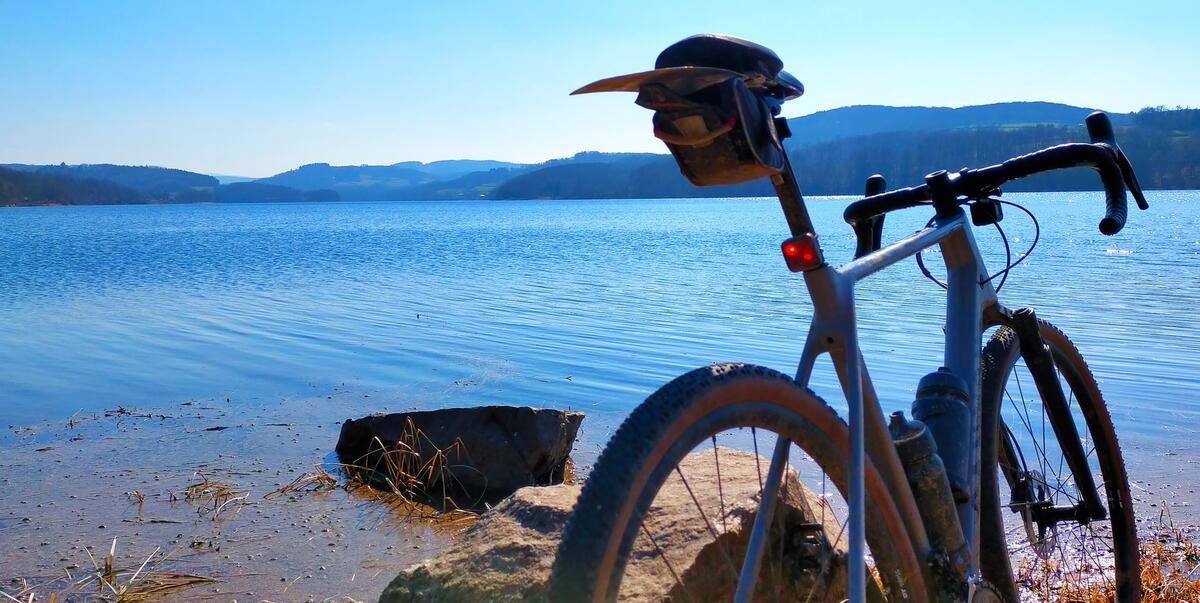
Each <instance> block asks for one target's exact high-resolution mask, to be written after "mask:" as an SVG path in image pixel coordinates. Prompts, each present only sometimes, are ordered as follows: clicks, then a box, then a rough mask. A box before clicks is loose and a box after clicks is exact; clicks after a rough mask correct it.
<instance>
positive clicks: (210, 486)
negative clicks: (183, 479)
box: [183, 470, 250, 521]
mask: <svg viewBox="0 0 1200 603" xmlns="http://www.w3.org/2000/svg"><path fill="white" fill-rule="evenodd" d="M192 477H193V478H199V481H195V482H193V483H191V484H188V486H187V487H186V488H184V489H183V499H184V500H185V501H187V502H189V503H193V504H197V506H196V512H197V513H199V514H200V515H204V514H206V513H211V514H212V520H213V521H216V520H217V519H219V518H220V517H221V513H222V512H224V511H225V510H226V509H230V508H233V506H234V505H240V504H242V503H244V502H245V500H246V498H247V497H249V496H250V493H249V492H239V491H237V490H236V489H235V488H234V487H233V486H232V485H230V484H227V483H225V482H222V481H219V480H213V479H208V477H206V476H205V475H204V474H203V473H201V472H200V470H196V473H195V474H193V475H192Z"/></svg>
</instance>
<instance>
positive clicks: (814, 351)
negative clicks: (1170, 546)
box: [738, 165, 1006, 602]
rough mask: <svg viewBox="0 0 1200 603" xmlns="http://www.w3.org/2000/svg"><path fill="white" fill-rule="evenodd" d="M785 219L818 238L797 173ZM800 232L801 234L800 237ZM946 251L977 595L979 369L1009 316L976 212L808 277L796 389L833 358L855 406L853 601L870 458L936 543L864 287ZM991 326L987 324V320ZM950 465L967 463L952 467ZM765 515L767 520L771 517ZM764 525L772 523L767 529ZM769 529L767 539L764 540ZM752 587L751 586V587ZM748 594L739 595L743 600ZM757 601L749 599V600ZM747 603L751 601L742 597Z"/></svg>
mask: <svg viewBox="0 0 1200 603" xmlns="http://www.w3.org/2000/svg"><path fill="white" fill-rule="evenodd" d="M773 183H774V184H775V187H776V190H777V192H778V193H779V198H780V203H781V204H782V205H783V208H784V214H785V216H786V217H787V218H788V223H789V225H790V226H791V227H792V231H793V233H794V234H804V233H814V232H815V231H814V230H813V229H812V223H811V220H810V219H809V216H808V212H807V209H806V208H805V206H804V201H803V198H802V197H801V196H800V192H799V188H798V187H797V186H796V184H795V179H794V176H793V175H792V173H791V167H790V165H789V166H788V167H787V169H786V170H785V172H784V174H782V175H781V176H777V177H775V178H773ZM798 230H799V232H797V231H798ZM935 245H937V246H939V247H940V248H941V251H942V256H943V258H944V260H945V264H946V270H947V292H946V296H947V297H946V329H945V333H946V335H945V345H944V360H943V366H946V367H947V368H949V369H950V371H951V372H952V373H954V374H955V375H957V376H958V377H960V378H961V379H962V380H963V381H964V382H965V383H966V384H967V395H968V400H970V401H971V403H970V405H969V407H970V411H971V425H972V426H973V427H972V429H971V432H970V433H969V434H966V437H968V438H970V442H969V444H970V445H969V446H968V447H967V450H968V451H970V455H971V458H969V459H967V467H968V488H969V492H968V498H967V501H966V502H964V503H960V504H959V505H958V509H957V511H958V517H959V521H960V524H961V525H962V526H963V533H964V534H963V535H964V537H965V538H966V541H967V545H968V550H969V553H970V554H969V559H970V561H969V573H968V576H967V577H966V578H967V583H968V585H969V588H971V589H972V590H973V589H974V583H975V578H976V577H977V576H978V574H979V569H978V560H979V537H978V535H979V518H978V515H979V500H978V485H977V482H978V471H979V437H980V434H979V364H980V350H981V343H982V337H983V333H984V331H985V329H986V327H987V326H988V325H989V324H995V323H998V322H1002V321H1001V320H1000V319H999V318H998V317H1000V316H1003V315H1005V314H1006V311H1005V310H1004V309H1003V308H1002V307H1001V306H1000V305H999V302H998V301H997V298H996V291H995V289H994V288H993V287H992V285H991V283H990V282H989V281H988V280H987V275H988V272H987V270H986V268H985V267H984V264H983V260H982V258H981V257H980V254H979V250H978V247H977V246H976V244H975V238H974V236H973V234H972V231H971V227H970V225H969V223H968V221H967V217H966V214H965V213H964V212H963V211H962V210H961V209H956V210H955V212H952V213H950V215H948V216H946V217H937V218H935V219H934V221H933V223H932V224H931V225H929V226H927V227H926V228H923V229H921V230H919V231H917V232H915V233H913V234H910V235H908V236H906V237H904V238H902V239H900V240H898V241H895V242H893V243H891V244H889V245H887V246H885V247H883V248H881V249H879V250H878V251H875V252H872V253H869V254H867V255H864V256H862V257H859V258H857V259H855V260H853V261H851V262H849V263H847V264H844V265H842V266H840V267H836V268H835V267H833V266H830V265H829V264H823V265H822V266H820V267H818V268H815V269H813V270H809V271H806V272H805V273H804V280H805V284H806V285H807V287H808V291H809V295H810V297H811V298H812V304H813V318H812V323H811V326H810V327H809V331H808V337H807V339H806V341H805V344H804V351H803V354H802V356H801V359H800V363H799V366H798V367H797V369H796V381H797V383H799V384H800V385H801V386H807V385H808V383H809V380H810V378H811V376H812V372H813V368H814V366H815V364H816V361H817V359H818V358H819V357H820V356H821V355H822V354H829V355H830V358H831V360H832V361H833V365H834V368H835V370H836V372H837V374H838V379H839V381H840V382H841V387H842V391H843V393H844V394H845V397H846V402H847V404H848V406H849V417H848V418H849V421H848V422H849V427H850V476H849V500H848V503H849V507H850V508H849V557H850V568H849V581H850V584H849V587H850V589H849V590H850V592H849V594H850V601H851V602H859V601H864V600H865V582H864V580H865V576H866V572H865V560H864V553H865V504H864V502H865V498H864V497H865V493H864V478H863V470H864V464H865V460H866V459H867V458H870V459H871V462H872V463H873V464H874V465H875V467H876V469H877V470H878V471H879V473H880V475H881V477H882V478H883V480H884V481H885V482H886V483H887V486H888V489H889V491H890V493H891V495H892V496H893V498H894V500H895V501H896V506H897V508H898V509H899V510H900V513H901V516H902V519H903V520H904V522H905V525H906V527H907V529H908V533H909V535H910V537H911V540H912V543H913V546H914V549H915V550H916V552H917V553H918V555H919V558H922V559H923V558H925V556H924V555H925V554H927V553H928V551H929V540H928V536H927V533H926V531H925V526H924V524H923V522H922V519H921V515H920V513H919V512H918V509H917V504H916V501H915V499H914V497H913V493H912V490H911V489H910V487H909V485H908V480H907V477H906V475H905V472H904V469H903V467H902V465H901V462H900V457H899V455H898V454H897V452H896V448H895V446H894V445H893V444H892V438H891V435H890V434H889V432H888V428H887V424H886V422H885V420H884V415H883V410H882V408H881V407H880V405H879V399H878V397H877V395H876V393H875V389H874V386H873V385H872V382H871V378H870V375H869V373H868V372H867V368H866V365H865V362H864V360H863V356H862V352H861V348H860V346H859V340H858V331H857V320H856V312H855V295H854V292H855V285H856V284H857V283H858V281H860V280H862V279H865V278H867V277H868V276H871V275H873V274H875V273H876V272H879V271H880V270H882V269H884V268H887V267H888V266H891V265H893V264H895V263H897V262H900V261H901V260H904V259H907V258H909V257H911V256H913V255H915V254H917V253H920V252H922V251H923V250H925V249H928V248H930V247H933V246H935ZM985 318H986V322H985ZM787 450H788V446H787V445H786V441H785V442H784V445H781V446H777V447H776V450H775V454H774V456H773V458H772V460H771V468H770V469H769V470H768V483H767V488H768V490H766V491H764V493H763V500H773V499H774V498H775V492H774V491H771V490H770V488H771V486H772V485H775V486H776V487H777V486H778V482H777V480H773V479H771V478H772V477H773V476H775V475H776V474H777V473H782V471H783V468H784V467H785V466H786V464H787V462H788V460H787V454H788V453H787ZM943 460H944V461H945V462H946V463H947V464H950V463H953V462H956V460H958V461H960V460H961V459H943ZM764 515H767V516H769V513H762V514H760V515H759V519H763V518H764ZM759 523H762V524H763V525H762V526H761V528H760V525H759ZM766 527H767V526H766V521H761V522H759V521H756V522H755V526H754V528H753V530H752V532H751V537H750V538H751V540H750V546H749V550H751V551H755V550H757V548H756V547H755V544H756V543H757V541H759V540H761V539H762V538H764V537H765V532H766ZM760 531H761V532H762V533H761V534H760ZM757 565H758V560H755V559H751V560H748V561H747V563H746V565H745V566H744V567H743V574H742V577H743V578H751V576H754V575H756V572H757ZM746 583H749V584H752V583H753V579H752V578H751V579H750V580H749V581H747V580H745V579H743V580H742V584H746ZM740 594H741V589H739V595H740ZM746 594H747V595H748V594H749V593H746ZM738 600H741V599H740V598H739V599H738Z"/></svg>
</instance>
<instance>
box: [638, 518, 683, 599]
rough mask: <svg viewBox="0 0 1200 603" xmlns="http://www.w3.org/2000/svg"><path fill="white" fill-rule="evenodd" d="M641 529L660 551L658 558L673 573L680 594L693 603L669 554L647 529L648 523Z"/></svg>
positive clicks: (655, 548)
mask: <svg viewBox="0 0 1200 603" xmlns="http://www.w3.org/2000/svg"><path fill="white" fill-rule="evenodd" d="M641 527H642V532H643V533H645V534H646V538H649V539H650V544H652V545H654V550H655V551H658V556H659V557H660V558H661V559H662V560H663V563H664V564H666V566H667V571H668V572H671V577H672V578H675V583H676V584H678V585H679V590H680V592H682V593H683V596H684V597H685V598H686V599H687V600H688V601H691V600H692V595H691V593H689V592H688V589H687V586H685V585H684V583H683V580H680V579H679V572H677V571H675V567H674V566H672V565H671V560H670V559H667V554H666V553H664V552H663V550H662V548H660V547H659V546H658V541H656V540H655V539H654V535H653V534H651V533H650V529H649V528H647V527H646V522H642V526H641Z"/></svg>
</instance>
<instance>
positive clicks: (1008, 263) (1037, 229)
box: [914, 199, 1042, 293]
mask: <svg viewBox="0 0 1200 603" xmlns="http://www.w3.org/2000/svg"><path fill="white" fill-rule="evenodd" d="M991 201H992V202H994V203H1003V204H1004V205H1011V206H1012V207H1015V208H1017V209H1019V210H1021V211H1023V212H1025V215H1027V216H1029V219H1030V220H1031V221H1032V222H1033V243H1031V244H1030V245H1029V249H1026V250H1025V253H1023V254H1021V257H1019V258H1017V261H1015V262H1014V261H1012V247H1011V246H1010V245H1009V243H1008V235H1007V234H1005V233H1004V229H1003V228H1001V227H1000V222H999V221H996V222H993V223H992V225H993V226H995V227H996V231H997V232H999V233H1000V240H1001V241H1002V242H1003V243H1004V269H1003V270H1000V271H999V272H997V273H995V274H993V275H991V276H989V277H987V278H986V279H984V280H982V281H980V283H979V284H981V285H982V284H984V283H990V282H992V280H993V279H995V278H996V277H1001V278H1000V283H999V284H998V285H996V293H999V292H1000V289H1001V288H1002V287H1004V283H1005V281H1007V280H1008V272H1009V271H1010V270H1012V269H1013V268H1016V267H1017V264H1020V263H1021V262H1024V261H1025V259H1026V258H1028V257H1029V254H1031V253H1033V248H1034V247H1037V244H1038V241H1039V240H1041V237H1042V227H1041V225H1040V224H1038V220H1037V216H1034V215H1033V212H1031V211H1029V210H1028V209H1026V208H1025V207H1024V206H1022V205H1019V204H1017V203H1013V202H1012V201H1005V200H1003V199H992V200H991ZM935 220H937V216H934V217H933V218H930V219H929V221H928V222H926V223H925V227H926V228H929V227H930V226H932V225H933V223H934V221H935ZM914 257H915V258H916V260H917V267H919V268H920V269H921V274H923V275H925V278H927V279H929V280H931V281H933V282H934V283H936V284H937V286H939V287H941V288H943V289H947V288H949V285H947V284H946V283H944V282H942V281H941V280H939V279H938V278H937V277H936V276H934V275H933V273H932V272H930V271H929V268H926V267H925V262H924V260H922V259H921V252H917V254H916V255H915V256H914Z"/></svg>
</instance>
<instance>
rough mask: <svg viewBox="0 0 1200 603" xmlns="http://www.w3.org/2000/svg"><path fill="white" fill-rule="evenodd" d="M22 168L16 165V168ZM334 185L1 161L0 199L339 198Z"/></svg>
mask: <svg viewBox="0 0 1200 603" xmlns="http://www.w3.org/2000/svg"><path fill="white" fill-rule="evenodd" d="M14 167H15V168H19V169H12V168H14ZM337 200H339V198H338V195H337V193H335V192H333V191H330V190H314V191H301V190H297V189H294V188H288V187H284V186H275V185H270V184H261V183H256V182H243V183H237V184H227V185H218V184H217V180H216V179H215V178H213V177H211V176H205V175H204V174H196V173H194V172H186V171H183V170H173V169H167V168H158V167H141V166H123V165H108V164H101V165H48V166H37V165H19V164H18V165H10V166H7V167H0V205H108V204H135V203H254V202H301V201H337Z"/></svg>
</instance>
